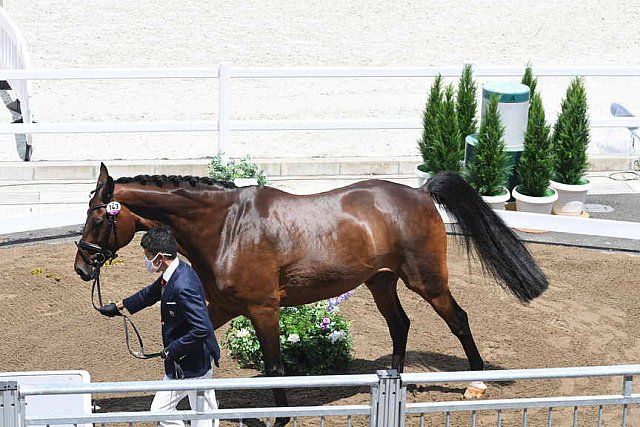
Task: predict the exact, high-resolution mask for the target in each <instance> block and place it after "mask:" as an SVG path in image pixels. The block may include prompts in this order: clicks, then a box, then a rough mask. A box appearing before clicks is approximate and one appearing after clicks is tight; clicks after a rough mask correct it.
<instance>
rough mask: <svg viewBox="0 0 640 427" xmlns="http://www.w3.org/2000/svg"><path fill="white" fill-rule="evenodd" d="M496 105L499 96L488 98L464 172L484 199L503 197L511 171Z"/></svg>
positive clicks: (502, 127)
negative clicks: (472, 153)
mask: <svg viewBox="0 0 640 427" xmlns="http://www.w3.org/2000/svg"><path fill="white" fill-rule="evenodd" d="M499 102H500V96H499V95H497V94H493V95H491V98H490V99H489V104H488V105H487V111H486V113H485V114H484V116H483V117H482V120H481V122H480V131H479V132H478V142H477V144H476V147H475V153H474V154H475V155H474V157H473V160H472V161H471V162H470V163H469V165H468V168H467V171H466V177H467V180H468V181H469V184H471V186H472V187H473V188H475V190H476V191H477V192H478V193H480V194H482V195H483V196H497V195H499V194H502V192H503V187H504V186H505V184H506V183H507V178H508V176H509V173H510V172H511V167H510V166H509V164H508V162H509V156H508V154H507V152H506V151H505V145H504V126H503V125H502V121H501V119H500V112H499V111H498V104H499Z"/></svg>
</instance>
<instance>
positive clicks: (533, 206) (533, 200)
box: [511, 185, 558, 214]
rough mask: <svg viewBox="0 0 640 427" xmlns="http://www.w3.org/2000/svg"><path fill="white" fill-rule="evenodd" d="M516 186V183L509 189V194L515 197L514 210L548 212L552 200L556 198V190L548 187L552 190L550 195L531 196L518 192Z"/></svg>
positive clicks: (549, 211)
mask: <svg viewBox="0 0 640 427" xmlns="http://www.w3.org/2000/svg"><path fill="white" fill-rule="evenodd" d="M518 187H520V186H519V185H518V186H517V187H515V188H514V189H513V190H511V195H512V196H513V198H514V199H516V210H517V211H518V212H531V213H540V214H550V213H551V208H552V207H553V202H555V201H556V200H558V192H557V191H556V190H554V189H553V188H550V190H551V191H553V195H551V196H542V197H533V196H527V195H525V194H522V193H520V192H519V191H518Z"/></svg>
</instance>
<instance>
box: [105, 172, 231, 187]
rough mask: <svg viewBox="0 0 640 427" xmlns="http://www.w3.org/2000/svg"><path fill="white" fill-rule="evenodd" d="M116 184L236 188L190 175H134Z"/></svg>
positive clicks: (226, 183) (228, 184)
mask: <svg viewBox="0 0 640 427" xmlns="http://www.w3.org/2000/svg"><path fill="white" fill-rule="evenodd" d="M115 182H116V184H129V183H137V184H141V185H155V186H157V187H163V186H165V185H167V184H170V185H173V186H174V187H187V186H189V187H192V188H207V189H211V187H213V188H214V189H218V190H224V189H225V188H236V185H235V184H234V183H233V182H229V181H216V180H215V179H211V178H208V177H202V176H191V175H136V176H134V177H122V178H118V179H117V180H116V181H115Z"/></svg>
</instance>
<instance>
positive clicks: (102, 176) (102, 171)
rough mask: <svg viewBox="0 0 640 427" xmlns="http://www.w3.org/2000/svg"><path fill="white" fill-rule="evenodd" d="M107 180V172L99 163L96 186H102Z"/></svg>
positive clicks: (102, 164)
mask: <svg viewBox="0 0 640 427" xmlns="http://www.w3.org/2000/svg"><path fill="white" fill-rule="evenodd" d="M107 178H109V171H108V170H107V167H106V166H105V165H104V163H102V162H100V175H98V184H104V183H106V182H107Z"/></svg>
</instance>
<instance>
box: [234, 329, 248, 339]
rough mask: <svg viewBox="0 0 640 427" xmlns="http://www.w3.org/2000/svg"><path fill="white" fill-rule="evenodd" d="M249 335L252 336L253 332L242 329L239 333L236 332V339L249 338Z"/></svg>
mask: <svg viewBox="0 0 640 427" xmlns="http://www.w3.org/2000/svg"><path fill="white" fill-rule="evenodd" d="M249 335H251V332H249V330H248V329H247V328H242V329H240V330H239V331H238V332H236V337H238V338H244V337H248V336H249Z"/></svg>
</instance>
